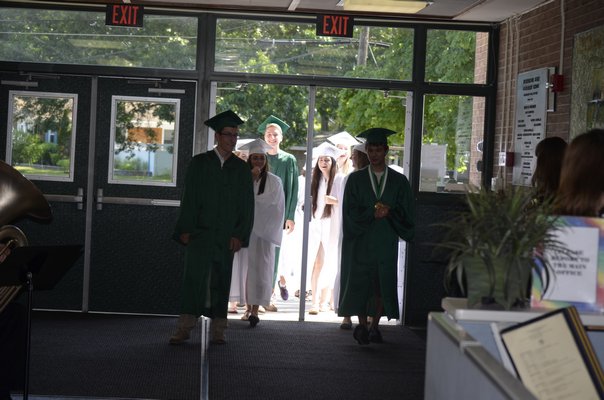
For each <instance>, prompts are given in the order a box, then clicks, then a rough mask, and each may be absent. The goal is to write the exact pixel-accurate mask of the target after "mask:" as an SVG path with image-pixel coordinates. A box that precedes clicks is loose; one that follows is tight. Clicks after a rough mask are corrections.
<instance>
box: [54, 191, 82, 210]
mask: <svg viewBox="0 0 604 400" xmlns="http://www.w3.org/2000/svg"><path fill="white" fill-rule="evenodd" d="M44 197H45V198H46V200H47V201H49V202H50V201H58V202H62V203H76V205H77V208H78V210H83V209H84V189H83V188H78V191H77V194H76V195H75V196H72V195H69V194H45V195H44Z"/></svg>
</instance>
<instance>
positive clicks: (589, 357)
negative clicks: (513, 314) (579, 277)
mask: <svg viewBox="0 0 604 400" xmlns="http://www.w3.org/2000/svg"><path fill="white" fill-rule="evenodd" d="M500 335H501V340H502V342H503V344H504V346H505V349H506V352H507V354H508V355H509V358H510V360H511V362H512V364H513V367H514V370H515V371H516V373H517V375H518V377H519V378H520V380H521V381H522V382H523V383H524V385H525V386H526V387H527V388H528V389H529V390H530V391H531V392H533V394H534V395H535V396H536V397H537V398H539V399H553V398H556V399H560V398H565V399H581V400H587V399H596V400H597V399H602V398H604V373H603V371H602V367H601V365H600V362H599V361H598V358H597V356H596V353H595V352H594V349H593V347H592V344H591V342H590V340H589V338H588V336H587V333H586V331H585V328H584V327H583V324H582V323H581V317H580V316H579V313H578V311H577V309H576V308H575V307H574V306H570V307H566V308H560V309H557V310H555V311H551V312H549V313H547V314H544V315H542V316H539V317H537V318H534V319H531V320H529V321H526V322H523V323H520V324H518V325H514V326H511V327H508V328H505V329H503V330H501V332H500Z"/></svg>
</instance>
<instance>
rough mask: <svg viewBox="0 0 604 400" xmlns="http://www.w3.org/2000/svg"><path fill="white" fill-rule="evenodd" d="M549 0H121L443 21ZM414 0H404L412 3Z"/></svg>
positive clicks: (490, 16) (481, 17) (504, 13)
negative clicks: (401, 7)
mask: <svg viewBox="0 0 604 400" xmlns="http://www.w3.org/2000/svg"><path fill="white" fill-rule="evenodd" d="M551 1H552V0H433V1H429V3H431V4H429V5H428V6H427V7H425V8H424V9H422V10H421V11H419V12H417V13H415V14H406V13H400V12H397V11H396V10H390V11H379V12H377V11H376V12H371V11H363V12H358V11H347V10H346V5H345V4H346V2H354V3H357V4H363V5H368V6H369V7H371V10H378V8H379V9H380V10H381V9H382V8H383V7H391V8H392V7H397V3H405V2H404V1H400V0H367V1H362V0H143V1H141V0H132V1H130V0H124V2H125V3H126V2H127V3H130V2H132V3H133V4H142V5H145V6H152V5H158V6H159V5H162V6H169V7H174V8H177V7H184V8H201V9H223V10H224V9H226V10H248V11H259V12H263V11H264V12H279V13H283V12H285V13H312V14H329V13H344V14H351V15H371V16H389V17H402V18H406V19H407V18H409V19H416V20H424V19H437V20H444V21H472V22H500V21H503V20H505V19H507V18H509V17H513V16H514V15H518V14H522V13H524V12H526V11H529V10H531V9H533V8H535V7H536V6H538V5H540V4H544V3H549V2H551ZM411 2H414V1H407V3H411Z"/></svg>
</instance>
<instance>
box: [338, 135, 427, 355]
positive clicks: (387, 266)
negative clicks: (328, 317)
mask: <svg viewBox="0 0 604 400" xmlns="http://www.w3.org/2000/svg"><path fill="white" fill-rule="evenodd" d="M393 133H395V132H393V131H391V130H388V129H384V128H371V129H368V130H366V131H364V132H363V133H361V134H360V135H358V137H362V138H365V139H366V151H367V156H368V158H369V166H368V168H364V169H362V170H359V171H355V172H353V173H351V174H350V175H349V176H348V181H347V182H346V187H345V189H344V200H343V204H342V209H343V210H342V212H343V215H342V218H343V240H342V254H341V277H340V279H341V281H340V304H339V308H338V315H339V316H349V315H356V316H358V318H359V325H358V326H357V327H356V328H355V329H354V331H353V337H354V338H355V339H356V340H357V342H358V343H359V344H369V343H370V342H375V343H381V342H382V335H381V333H380V331H379V329H378V324H379V322H380V318H381V317H382V316H386V317H387V318H388V319H391V318H399V309H398V297H397V261H398V241H399V238H401V239H404V240H407V241H408V240H411V239H412V238H413V235H414V224H415V223H414V221H415V218H414V210H413V194H412V192H411V187H410V185H409V181H408V180H407V178H406V177H405V176H404V175H402V174H400V173H398V172H396V171H395V170H393V169H391V168H388V166H387V165H386V155H387V154H388V141H387V138H388V136H389V135H391V134H393ZM368 315H370V316H371V317H372V320H371V326H368V323H367V316H368Z"/></svg>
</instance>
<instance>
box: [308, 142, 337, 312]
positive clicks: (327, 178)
mask: <svg viewBox="0 0 604 400" xmlns="http://www.w3.org/2000/svg"><path fill="white" fill-rule="evenodd" d="M313 153H314V155H316V156H317V162H316V165H315V166H314V168H313V170H312V173H311V175H310V179H311V198H312V203H311V204H309V206H311V207H312V208H311V220H310V223H309V235H308V265H307V272H308V277H310V287H311V291H312V294H311V297H312V307H311V309H310V311H309V314H310V315H316V314H318V313H319V312H320V311H328V310H329V308H330V305H329V303H330V301H331V292H332V289H333V283H334V280H335V276H336V274H337V267H338V253H339V251H338V237H339V234H340V220H341V218H340V209H339V203H340V199H338V197H337V196H338V195H339V193H341V185H342V182H343V178H344V175H342V174H339V173H338V172H337V164H336V160H337V159H338V157H339V155H340V154H341V150H340V149H338V148H337V147H335V146H334V145H332V144H331V143H327V142H325V143H322V144H321V145H319V146H318V147H317V148H316V149H315V150H314V151H313Z"/></svg>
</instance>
